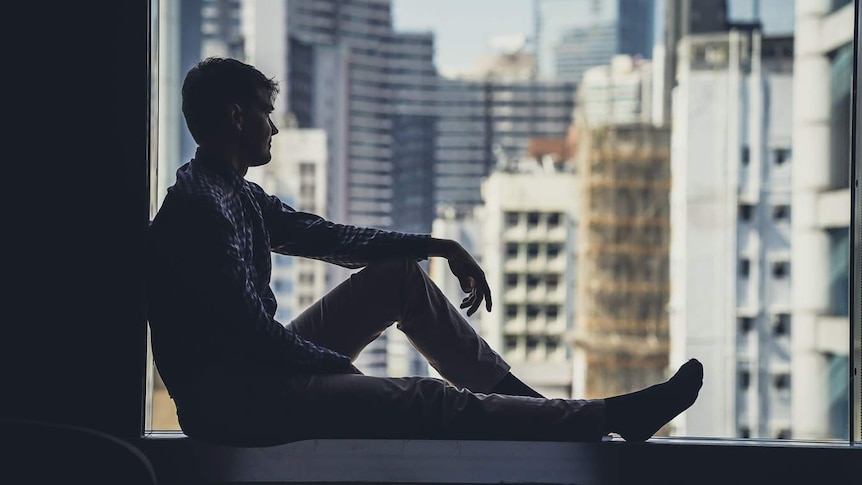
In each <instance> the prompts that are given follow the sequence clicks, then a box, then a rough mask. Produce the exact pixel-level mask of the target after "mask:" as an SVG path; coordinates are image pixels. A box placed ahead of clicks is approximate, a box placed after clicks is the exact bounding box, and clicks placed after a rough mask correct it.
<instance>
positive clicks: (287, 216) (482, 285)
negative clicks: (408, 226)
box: [253, 185, 491, 316]
mask: <svg viewBox="0 0 862 485" xmlns="http://www.w3.org/2000/svg"><path fill="white" fill-rule="evenodd" d="M253 189H254V190H255V191H256V192H257V194H256V196H257V198H258V202H259V203H260V205H261V210H262V211H263V214H264V218H265V220H266V224H267V228H268V229H269V231H270V238H271V242H270V245H271V246H272V250H273V251H275V252H278V253H281V254H289V255H293V256H304V257H309V258H315V259H321V260H323V261H327V262H330V263H334V264H338V265H340V266H345V267H348V268H360V267H362V266H365V265H366V264H368V263H371V262H374V261H379V260H382V259H387V258H397V257H400V258H409V259H415V260H422V259H426V258H428V257H429V256H439V257H443V258H446V259H447V260H448V261H449V269H451V271H452V273H453V274H454V275H455V277H457V278H458V282H459V283H460V284H461V289H462V290H464V292H465V293H468V295H467V296H466V297H465V298H464V299H463V300H462V301H461V305H460V306H461V308H467V315H468V316H469V315H472V314H473V313H475V312H476V310H477V309H479V307H480V306H481V304H482V302H483V301H484V302H485V308H486V309H487V310H488V311H491V290H490V288H489V287H488V282H487V280H486V279H485V272H484V271H482V268H480V267H479V264H478V263H477V262H476V260H475V259H473V256H472V255H470V253H469V252H468V251H467V250H466V249H464V247H463V246H461V244H459V243H458V242H456V241H453V240H451V239H438V238H432V237H431V236H430V235H428V234H407V233H401V232H395V231H383V230H379V229H371V228H363V227H356V226H350V225H344V224H336V223H333V222H330V221H327V220H325V219H323V218H322V217H320V216H317V215H314V214H308V213H305V212H297V211H295V210H294V209H293V208H291V207H290V206H288V205H286V204H284V203H282V202H281V201H280V200H279V199H278V198H277V197H275V196H270V195H267V194H265V193H264V192H263V190H262V189H260V187H258V186H254V185H253Z"/></svg>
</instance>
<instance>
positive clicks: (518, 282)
mask: <svg viewBox="0 0 862 485" xmlns="http://www.w3.org/2000/svg"><path fill="white" fill-rule="evenodd" d="M533 165H534V166H535V167H536V168H534V169H531V170H528V171H525V170H509V171H495V172H493V173H492V174H491V175H490V176H489V177H488V179H487V180H486V181H485V182H484V184H483V186H482V191H483V195H484V199H485V205H484V206H483V207H482V209H481V216H480V217H481V221H482V227H481V248H482V249H481V251H480V253H481V255H482V261H483V264H484V268H485V271H486V276H487V278H488V283H489V285H490V288H491V293H492V294H493V295H494V306H495V309H494V311H493V312H491V313H486V312H479V313H481V317H480V319H481V320H480V331H481V334H482V335H483V336H484V337H485V338H486V339H487V340H488V342H489V344H490V345H491V346H492V347H493V348H494V349H496V350H498V351H499V352H500V353H501V354H502V356H503V358H504V359H506V361H507V362H509V364H511V366H512V372H513V373H514V374H515V375H517V376H519V377H520V378H521V379H522V380H523V381H524V382H525V383H527V384H529V385H530V386H532V387H534V388H535V389H536V390H537V391H539V392H540V393H542V394H543V395H545V396H547V397H559V398H571V397H572V351H571V348H570V346H569V345H568V343H567V339H566V335H567V333H568V332H570V331H571V330H572V329H573V326H574V315H575V313H574V312H575V274H576V262H575V241H576V238H577V229H576V227H577V223H576V220H577V219H576V216H577V213H578V196H577V186H576V178H575V177H576V176H575V174H574V173H571V172H562V171H547V170H545V169H543V168H541V167H540V166H539V165H537V164H535V162H533Z"/></svg>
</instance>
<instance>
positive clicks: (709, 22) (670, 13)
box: [657, 0, 727, 123]
mask: <svg viewBox="0 0 862 485" xmlns="http://www.w3.org/2000/svg"><path fill="white" fill-rule="evenodd" d="M664 14H665V22H664V29H665V31H664V47H663V48H662V49H661V52H662V57H663V59H662V62H661V64H662V68H663V70H664V76H662V83H661V84H662V98H663V99H662V102H661V106H662V109H661V110H660V111H659V112H658V116H657V117H658V118H659V119H660V120H662V122H664V123H668V122H671V121H672V119H673V114H672V110H671V97H672V93H673V88H674V87H675V86H676V82H677V74H678V69H677V56H678V53H677V46H678V44H679V40H680V39H682V38H683V37H685V36H687V35H692V34H703V33H707V32H723V31H725V30H727V0H665V12H664Z"/></svg>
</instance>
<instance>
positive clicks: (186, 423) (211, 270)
mask: <svg viewBox="0 0 862 485" xmlns="http://www.w3.org/2000/svg"><path fill="white" fill-rule="evenodd" d="M277 92H278V86H277V84H276V83H275V82H274V81H273V80H272V79H268V78H267V77H266V76H264V75H263V74H262V73H261V72H260V71H258V70H257V69H255V68H254V67H252V66H249V65H247V64H244V63H241V62H239V61H237V60H234V59H223V58H210V59H206V60H204V61H202V62H201V63H199V64H198V65H197V66H195V67H194V68H192V69H191V70H190V71H189V73H188V74H187V76H186V79H185V81H184V84H183V90H182V95H183V114H184V115H185V118H186V123H187V125H188V127H189V131H190V132H191V134H192V136H193V137H194V139H195V141H196V142H197V144H198V149H197V152H196V154H195V156H194V158H193V159H192V160H191V161H190V162H188V163H186V164H185V165H183V166H182V167H180V168H179V170H178V171H177V181H176V183H175V184H174V185H173V186H172V187H171V188H170V189H169V191H168V194H167V196H166V197H165V200H164V203H163V205H162V207H161V209H160V210H159V213H158V214H157V215H156V217H155V219H154V220H153V223H152V225H151V228H150V231H149V237H150V240H149V244H148V248H149V249H148V255H147V257H148V278H147V289H148V316H149V321H150V326H151V329H152V346H153V354H154V357H155V362H156V365H157V367H158V369H159V372H160V375H161V376H162V378H163V380H164V382H165V385H166V387H167V389H168V391H169V392H170V394H171V396H172V397H173V399H174V401H175V402H176V405H177V414H178V417H179V420H180V425H181V427H182V428H183V430H184V431H185V432H186V433H187V434H188V435H189V436H192V437H198V438H200V439H203V440H207V441H212V442H218V443H225V444H234V445H268V444H277V443H284V442H287V441H292V440H298V439H308V438H350V437H353V438H416V439H419V438H449V439H534V440H599V439H600V438H601V436H603V435H604V434H607V433H610V432H616V433H619V434H620V435H622V436H623V437H624V438H626V439H627V440H645V439H647V438H649V437H650V436H652V435H653V434H654V433H655V432H656V431H657V430H658V429H659V428H660V427H661V426H663V425H664V424H666V423H667V422H668V421H670V419H672V418H673V417H674V416H676V415H677V414H679V413H680V412H682V411H683V410H685V409H686V408H688V407H689V406H690V405H691V404H693V402H694V400H695V399H696V397H697V394H698V391H699V389H700V387H701V382H702V373H703V370H702V367H701V365H700V363H699V362H697V361H696V360H694V359H692V360H690V361H689V362H688V363H686V364H685V365H684V366H683V367H682V368H681V369H680V370H679V371H678V372H677V373H676V375H675V376H674V377H672V378H671V379H670V380H669V381H667V382H665V383H661V384H658V385H655V386H652V387H650V388H647V389H644V390H642V391H638V392H635V393H632V394H627V395H623V396H616V397H612V398H609V399H596V400H564V399H545V398H543V397H541V396H540V395H539V394H538V393H537V392H536V391H534V390H533V389H531V388H530V387H528V386H527V385H525V384H524V383H522V382H521V381H520V380H518V379H517V378H516V377H515V376H513V375H512V374H511V373H510V372H509V365H508V364H506V362H505V361H504V360H503V359H502V358H501V357H500V356H499V355H498V354H497V353H496V352H495V351H494V350H493V349H491V348H490V347H489V345H488V344H487V343H486V342H485V341H484V340H483V339H482V338H481V337H480V336H479V335H477V334H476V332H475V331H474V330H473V328H472V327H471V326H470V325H469V324H468V323H467V322H466V321H465V319H464V318H463V317H462V316H461V315H460V312H459V310H458V309H456V308H454V307H453V306H452V305H451V304H450V303H449V302H448V300H447V299H446V297H445V296H444V295H443V293H442V292H441V291H440V289H439V288H437V286H436V285H435V284H434V283H433V282H432V281H431V280H430V279H429V278H428V276H427V275H426V274H425V273H424V272H423V271H422V270H421V269H420V268H419V266H418V265H417V263H416V262H417V261H418V260H422V259H425V258H427V257H429V256H430V257H443V258H446V259H447V260H448V262H449V267H450V269H451V270H452V273H453V274H454V275H455V276H456V277H457V278H458V280H459V281H460V283H461V287H462V289H463V290H464V291H465V292H466V293H467V296H466V297H465V298H464V300H463V301H462V302H461V305H460V306H461V308H462V309H464V308H466V309H467V314H468V315H472V314H473V313H474V312H475V311H476V310H477V309H479V308H480V307H481V305H482V304H483V303H484V305H485V308H486V310H487V311H491V307H492V303H491V293H490V291H489V289H488V283H487V281H486V280H485V275H484V273H483V271H482V269H481V268H480V267H479V265H478V264H477V263H476V261H475V260H474V259H473V258H472V256H471V255H470V254H469V253H468V252H467V251H466V250H464V248H463V247H462V246H461V245H460V244H458V243H457V242H455V241H451V240H444V239H437V238H432V237H430V236H429V235H422V234H404V233H398V232H392V231H382V230H377V229H373V228H360V227H354V226H348V225H342V224H336V223H333V222H330V221H326V220H324V219H323V218H321V217H319V216H316V215H313V214H307V213H302V212H297V211H295V210H294V209H292V208H291V207H288V206H287V205H285V204H283V203H282V202H281V201H279V200H278V199H277V198H276V197H274V196H271V195H268V194H266V193H265V192H264V191H263V189H262V188H261V187H260V186H258V185H256V184H254V183H250V182H248V181H246V180H245V179H244V175H245V174H246V172H247V170H248V169H249V167H254V166H259V165H263V164H266V163H267V162H269V161H270V159H271V154H270V146H271V139H272V136H274V135H276V134H277V133H278V129H277V128H276V127H275V125H274V124H273V123H272V121H271V119H270V113H271V112H272V111H273V101H274V99H275V96H276V94H277ZM271 251H275V252H277V253H281V254H286V255H294V256H302V257H308V258H316V259H320V260H323V261H327V262H330V263H333V264H338V265H341V266H345V267H348V268H363V269H362V270H361V271H359V272H357V273H355V274H353V275H352V276H351V277H350V278H349V279H348V280H346V281H345V282H343V283H342V284H341V285H340V286H338V287H337V288H335V289H334V290H333V291H332V292H330V293H329V294H327V295H326V296H324V297H323V298H322V299H321V300H320V301H318V302H316V303H315V304H313V305H312V306H311V307H310V308H308V309H307V310H306V311H305V312H303V313H302V314H301V315H299V316H298V317H297V318H296V319H295V320H294V321H292V322H290V323H289V324H288V325H287V326H286V327H285V326H284V325H282V323H280V322H277V321H276V320H275V319H274V318H273V316H274V315H275V310H276V301H275V298H274V295H273V293H272V291H271V290H270V287H269V283H270V273H271V259H270V257H271ZM396 321H397V322H399V323H398V328H399V329H400V330H402V331H404V332H405V333H406V335H407V336H408V338H409V339H410V341H411V343H412V344H413V345H414V346H415V347H416V348H417V349H418V350H419V351H420V352H421V353H422V354H423V356H425V357H426V358H427V359H428V361H429V363H430V364H431V365H432V366H433V367H434V368H435V369H437V370H438V371H439V372H440V375H442V376H443V377H444V378H445V379H446V381H444V380H439V379H432V378H422V377H406V378H383V377H371V376H365V375H362V374H361V372H359V371H358V370H357V369H356V368H355V367H354V366H353V364H352V363H351V362H352V361H353V360H354V359H355V358H356V357H357V356H358V355H359V353H360V352H361V350H362V349H363V348H364V347H365V346H366V345H367V344H368V343H370V342H371V341H373V340H374V339H375V338H377V337H378V336H379V335H380V334H381V333H382V332H383V331H384V330H385V329H386V328H387V327H388V326H389V325H391V324H392V323H394V322H396ZM447 381H448V382H447Z"/></svg>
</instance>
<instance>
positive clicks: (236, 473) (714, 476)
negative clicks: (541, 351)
mask: <svg viewBox="0 0 862 485" xmlns="http://www.w3.org/2000/svg"><path fill="white" fill-rule="evenodd" d="M136 444H137V445H138V446H139V448H140V449H141V450H143V451H144V453H145V454H146V455H147V456H148V457H149V458H150V460H151V461H152V463H153V466H154V468H155V470H156V474H157V476H158V479H159V483H160V484H185V485H189V484H197V483H206V484H221V483H223V484H227V483H291V484H317V485H320V484H335V483H345V484H346V483H350V484H370V483H375V484H499V483H512V484H516V483H517V484H567V485H568V484H571V485H575V484H578V485H606V484H630V483H631V484H635V483H636V484H656V485H658V484H662V485H668V484H671V485H673V484H680V485H682V484H693V483H697V484H709V483H734V484H740V485H745V484H749V483H750V484H758V485H759V484H762V483H784V484H795V483H839V484H849V483H852V480H851V479H850V477H852V476H853V474H852V473H851V469H852V468H856V467H857V466H858V464H859V463H860V462H862V461H860V460H862V447H860V446H851V445H849V444H848V443H847V442H846V441H844V442H802V441H774V440H769V441H767V440H722V439H680V438H653V439H652V440H650V441H648V442H646V443H626V442H624V441H622V440H619V439H607V440H606V441H603V442H601V443H553V442H533V441H530V442H527V441H525V442H516V441H442V440H441V441H432V440H308V441H300V442H296V443H289V444H285V445H280V446H274V447H266V448H231V447H224V446H216V445H209V444H204V443H200V442H197V441H194V440H191V439H189V438H186V437H185V436H184V435H182V434H180V433H157V434H152V435H149V436H148V437H146V438H144V439H143V440H141V441H140V442H139V443H136ZM851 464H852V465H853V467H852V468H851Z"/></svg>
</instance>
